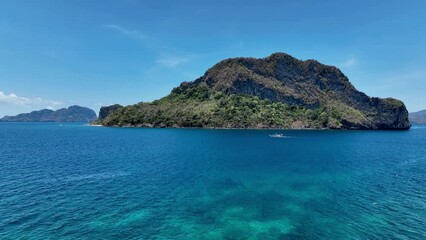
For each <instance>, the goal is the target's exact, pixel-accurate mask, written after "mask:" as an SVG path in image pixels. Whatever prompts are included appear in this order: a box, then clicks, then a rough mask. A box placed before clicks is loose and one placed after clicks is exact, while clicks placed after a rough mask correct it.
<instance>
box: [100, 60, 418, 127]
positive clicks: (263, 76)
mask: <svg viewBox="0 0 426 240" xmlns="http://www.w3.org/2000/svg"><path fill="white" fill-rule="evenodd" d="M102 124H104V125H106V126H148V127H219V128H220V127H225V128H228V127H230V128H333V129H408V128H410V123H409V121H408V112H407V110H406V108H405V106H404V104H403V103H402V102H401V101H399V100H396V99H393V98H384V99H381V98H375V97H369V96H367V95H366V94H364V93H362V92H360V91H358V90H356V88H355V87H354V86H353V85H352V84H351V83H350V82H349V80H348V78H347V77H346V76H345V75H344V74H343V73H342V72H341V71H340V70H339V69H338V68H336V67H333V66H328V65H324V64H321V63H319V62H317V61H315V60H307V61H301V60H298V59H296V58H293V57H291V56H290V55H287V54H285V53H274V54H272V55H270V56H269V57H266V58H260V59H257V58H232V59H226V60H223V61H221V62H219V63H218V64H216V65H215V66H213V67H212V68H210V69H209V70H208V71H207V72H206V73H205V74H204V75H203V76H202V77H200V78H198V79H197V80H195V81H192V82H184V83H182V84H181V85H180V86H179V87H177V88H175V89H174V90H173V91H172V93H171V94H170V95H168V96H166V97H164V98H162V99H160V100H157V101H154V102H152V103H139V104H137V105H132V106H127V107H124V108H118V109H117V110H114V111H111V112H110V114H109V115H107V116H106V117H104V118H103V120H102Z"/></svg>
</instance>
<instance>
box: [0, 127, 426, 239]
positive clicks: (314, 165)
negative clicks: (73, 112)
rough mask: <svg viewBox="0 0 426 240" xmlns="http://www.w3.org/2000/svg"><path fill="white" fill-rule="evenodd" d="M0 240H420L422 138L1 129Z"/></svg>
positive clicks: (423, 235)
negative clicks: (281, 136)
mask: <svg viewBox="0 0 426 240" xmlns="http://www.w3.org/2000/svg"><path fill="white" fill-rule="evenodd" d="M275 132H279V133H284V134H285V135H286V136H288V138H271V137H269V134H272V133H275ZM0 239H426V127H422V126H415V127H413V129H411V130H410V131H266V130H202V129H123V128H122V129H118V128H102V127H89V126H85V125H80V124H63V125H60V124H55V123H48V124H46V123H44V124H42V123H0Z"/></svg>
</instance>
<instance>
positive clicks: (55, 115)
mask: <svg viewBox="0 0 426 240" xmlns="http://www.w3.org/2000/svg"><path fill="white" fill-rule="evenodd" d="M96 118H97V117H96V113H95V112H94V111H93V110H92V109H89V108H85V107H80V106H70V107H69V108H61V109H58V110H56V111H52V110H49V109H43V110H40V111H33V112H31V113H22V114H19V115H16V116H6V117H4V118H2V119H0V121H4V122H90V121H94V120H96Z"/></svg>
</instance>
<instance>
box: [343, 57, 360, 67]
mask: <svg viewBox="0 0 426 240" xmlns="http://www.w3.org/2000/svg"><path fill="white" fill-rule="evenodd" d="M357 63H358V61H357V60H356V58H354V57H352V58H349V59H347V60H346V61H345V62H343V63H342V64H340V66H341V67H346V68H348V67H353V66H355V65H356V64H357Z"/></svg>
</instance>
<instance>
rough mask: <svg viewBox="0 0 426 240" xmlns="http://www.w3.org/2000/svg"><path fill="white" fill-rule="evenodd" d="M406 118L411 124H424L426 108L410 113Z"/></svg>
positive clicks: (425, 121) (425, 122)
mask: <svg viewBox="0 0 426 240" xmlns="http://www.w3.org/2000/svg"><path fill="white" fill-rule="evenodd" d="M408 119H410V122H411V123H413V124H419V125H424V124H426V110H422V111H418V112H413V113H410V114H409V117H408Z"/></svg>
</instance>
